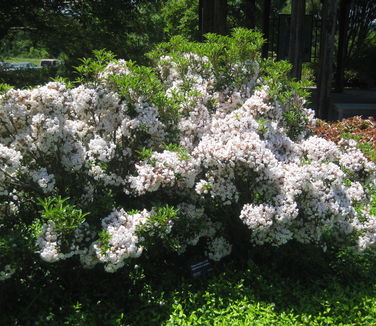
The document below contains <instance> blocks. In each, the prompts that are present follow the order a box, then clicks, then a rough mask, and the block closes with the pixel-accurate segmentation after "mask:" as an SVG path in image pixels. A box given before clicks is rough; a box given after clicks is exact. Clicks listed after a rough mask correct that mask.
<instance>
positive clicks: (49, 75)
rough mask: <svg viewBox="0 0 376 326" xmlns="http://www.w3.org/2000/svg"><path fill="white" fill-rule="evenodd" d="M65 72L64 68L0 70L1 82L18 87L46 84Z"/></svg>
mask: <svg viewBox="0 0 376 326" xmlns="http://www.w3.org/2000/svg"><path fill="white" fill-rule="evenodd" d="M62 73H63V71H62V68H57V67H49V68H42V69H20V70H11V71H4V70H0V83H7V84H9V85H12V86H14V87H16V88H26V87H30V86H31V87H34V86H38V85H43V84H46V83H47V82H49V81H51V80H52V79H53V78H55V77H57V76H58V75H61V74H62Z"/></svg>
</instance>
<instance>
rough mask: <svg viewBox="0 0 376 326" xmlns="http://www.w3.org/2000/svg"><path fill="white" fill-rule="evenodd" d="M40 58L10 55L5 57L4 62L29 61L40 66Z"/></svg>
mask: <svg viewBox="0 0 376 326" xmlns="http://www.w3.org/2000/svg"><path fill="white" fill-rule="evenodd" d="M41 60H42V59H40V58H24V57H10V58H6V59H5V62H10V63H16V62H31V63H33V64H35V65H37V66H40V61H41Z"/></svg>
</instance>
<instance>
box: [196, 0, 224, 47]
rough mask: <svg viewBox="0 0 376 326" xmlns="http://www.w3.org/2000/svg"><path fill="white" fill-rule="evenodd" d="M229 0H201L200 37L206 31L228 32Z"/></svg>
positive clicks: (222, 33)
mask: <svg viewBox="0 0 376 326" xmlns="http://www.w3.org/2000/svg"><path fill="white" fill-rule="evenodd" d="M226 20H227V0H200V1H199V24H200V38H201V40H202V36H203V35H204V34H206V33H216V34H221V35H225V34H226V33H227V24H226Z"/></svg>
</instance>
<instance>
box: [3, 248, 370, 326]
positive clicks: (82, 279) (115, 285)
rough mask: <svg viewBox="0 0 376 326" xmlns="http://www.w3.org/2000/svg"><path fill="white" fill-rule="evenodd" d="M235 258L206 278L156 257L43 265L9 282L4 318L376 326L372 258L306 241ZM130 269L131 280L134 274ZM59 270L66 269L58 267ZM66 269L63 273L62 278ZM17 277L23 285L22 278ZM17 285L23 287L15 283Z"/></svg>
mask: <svg viewBox="0 0 376 326" xmlns="http://www.w3.org/2000/svg"><path fill="white" fill-rule="evenodd" d="M287 249H288V254H287V253H286V248H283V249H273V250H272V249H268V250H265V248H263V250H262V251H261V250H257V251H253V252H252V254H251V255H250V257H249V259H248V261H247V262H246V263H244V262H243V260H238V259H237V258H236V257H231V258H229V259H227V260H226V261H224V262H221V263H218V264H217V265H215V266H214V270H213V271H212V272H211V273H209V274H207V276H206V277H200V278H197V279H194V278H191V277H190V276H189V273H188V272H187V271H186V270H185V269H184V267H186V265H184V264H183V265H171V264H169V263H167V262H154V264H152V265H149V266H148V267H147V268H144V267H141V265H136V266H133V267H131V266H129V267H127V268H126V269H125V270H124V271H119V272H118V273H116V274H111V275H109V274H108V273H104V272H103V271H102V270H100V269H96V270H95V271H85V270H82V269H77V270H71V268H67V269H66V273H63V274H62V273H59V272H58V268H59V269H61V268H62V267H64V266H63V265H59V267H56V268H54V267H51V266H54V265H49V267H48V271H47V272H46V270H45V268H46V266H44V267H43V270H44V271H43V272H42V270H41V271H40V274H38V273H34V275H29V276H28V278H25V279H21V280H13V281H11V282H8V283H6V285H5V287H4V288H3V295H2V297H1V307H2V313H1V319H0V322H1V324H2V325H74V326H77V325H374V324H375V321H376V286H375V282H374V281H375V277H374V275H373V273H372V270H374V268H375V267H376V262H375V260H374V259H372V258H371V256H369V257H368V256H367V255H363V256H357V255H354V254H353V253H351V251H346V252H341V253H338V252H337V253H335V251H330V250H329V251H328V252H327V253H323V252H322V250H321V249H315V248H313V247H304V246H300V247H299V246H298V247H297V246H293V245H292V246H290V247H289V248H287ZM129 271H131V273H130V275H131V276H130V277H129V275H128V273H129ZM60 272H61V270H60ZM61 275H64V277H62V276H61ZM15 283H18V284H15ZM15 285H17V286H15Z"/></svg>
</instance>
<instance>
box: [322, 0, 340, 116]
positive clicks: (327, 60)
mask: <svg viewBox="0 0 376 326" xmlns="http://www.w3.org/2000/svg"><path fill="white" fill-rule="evenodd" d="M322 6H323V7H322V25H321V35H320V56H319V78H318V116H319V118H320V119H328V117H329V104H330V91H331V84H332V64H333V50H334V34H335V27H336V18H337V7H338V0H324V1H322Z"/></svg>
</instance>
